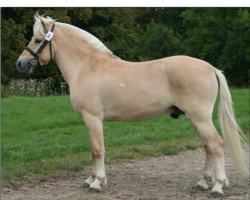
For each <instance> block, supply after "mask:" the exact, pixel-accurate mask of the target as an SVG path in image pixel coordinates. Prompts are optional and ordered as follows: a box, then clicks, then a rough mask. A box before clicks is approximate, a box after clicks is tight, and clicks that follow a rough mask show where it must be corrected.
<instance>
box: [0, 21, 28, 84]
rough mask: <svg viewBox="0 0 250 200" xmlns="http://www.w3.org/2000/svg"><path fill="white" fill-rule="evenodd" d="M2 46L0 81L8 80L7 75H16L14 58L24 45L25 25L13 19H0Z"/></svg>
mask: <svg viewBox="0 0 250 200" xmlns="http://www.w3.org/2000/svg"><path fill="white" fill-rule="evenodd" d="M1 23H2V47H1V59H2V67H1V81H2V83H6V82H8V79H9V77H11V76H13V75H14V77H16V76H17V75H15V74H17V73H16V67H15V66H16V60H14V59H13V58H17V57H18V56H19V54H20V53H21V52H22V48H23V47H24V46H25V43H26V41H27V40H26V39H25V37H24V36H25V33H26V29H25V25H21V24H16V23H15V21H14V20H13V19H2V22H1Z"/></svg>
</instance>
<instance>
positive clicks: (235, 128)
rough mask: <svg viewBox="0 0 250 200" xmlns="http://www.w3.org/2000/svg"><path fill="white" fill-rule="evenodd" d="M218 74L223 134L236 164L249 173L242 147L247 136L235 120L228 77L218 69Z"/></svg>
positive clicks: (220, 119)
mask: <svg viewBox="0 0 250 200" xmlns="http://www.w3.org/2000/svg"><path fill="white" fill-rule="evenodd" d="M216 76H217V79H218V82H219V87H220V103H219V121H220V127H221V131H222V135H223V138H224V141H225V143H226V145H227V146H228V148H229V150H230V153H231V155H232V158H233V160H234V161H235V164H236V165H237V167H238V168H239V170H240V171H242V172H244V173H245V174H247V175H248V174H249V171H248V168H247V166H246V163H245V154H244V151H243V149H242V147H241V142H243V143H246V137H245V135H244V134H243V132H242V131H241V129H240V127H239V125H238V124H237V122H236V120H235V116H234V111H233V102H232V99H231V95H230V91H229V88H228V84H227V81H226V78H225V76H224V75H223V74H222V72H221V71H220V70H217V69H216Z"/></svg>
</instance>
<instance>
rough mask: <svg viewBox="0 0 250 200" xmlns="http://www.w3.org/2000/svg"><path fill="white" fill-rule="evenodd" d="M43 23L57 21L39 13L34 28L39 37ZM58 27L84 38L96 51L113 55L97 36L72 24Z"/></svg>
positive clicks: (60, 24)
mask: <svg viewBox="0 0 250 200" xmlns="http://www.w3.org/2000/svg"><path fill="white" fill-rule="evenodd" d="M41 21H43V22H44V23H45V25H46V24H48V23H53V22H54V21H55V20H54V19H52V18H51V17H49V16H47V17H44V16H43V15H39V14H38V13H37V14H36V15H35V23H34V26H33V35H38V34H40V33H43V26H42V23H41ZM56 24H57V25H59V26H61V27H64V28H67V29H70V30H72V31H73V32H74V33H75V34H76V35H77V36H79V37H80V38H82V39H83V40H84V41H85V42H87V43H88V44H90V45H91V46H93V48H94V49H96V50H98V51H101V52H105V53H107V54H110V55H113V53H112V52H111V51H110V50H109V49H108V48H107V47H106V46H105V45H104V44H103V43H102V42H101V41H100V40H99V39H98V38H96V37H95V36H93V35H92V34H90V33H88V32H87V31H84V30H82V29H80V28H77V27H75V26H72V25H70V24H65V23H59V22H57V23H56Z"/></svg>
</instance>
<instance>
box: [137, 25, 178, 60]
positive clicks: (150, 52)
mask: <svg viewBox="0 0 250 200" xmlns="http://www.w3.org/2000/svg"><path fill="white" fill-rule="evenodd" d="M179 50H180V39H179V38H178V36H176V35H175V34H174V32H173V30H172V29H170V28H168V27H167V26H166V25H163V24H157V23H155V22H154V21H151V22H150V23H149V24H148V25H147V28H146V31H145V32H144V33H143V35H142V37H141V39H140V43H139V45H138V49H136V53H137V54H138V55H137V56H138V58H139V60H152V59H156V58H163V57H166V56H171V55H176V54H178V51H179Z"/></svg>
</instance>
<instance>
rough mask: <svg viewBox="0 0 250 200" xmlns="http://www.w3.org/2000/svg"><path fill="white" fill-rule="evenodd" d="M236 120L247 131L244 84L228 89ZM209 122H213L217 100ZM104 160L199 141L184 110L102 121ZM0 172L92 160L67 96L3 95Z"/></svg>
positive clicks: (19, 176) (14, 173) (40, 173)
mask: <svg viewBox="0 0 250 200" xmlns="http://www.w3.org/2000/svg"><path fill="white" fill-rule="evenodd" d="M231 92H232V96H233V101H234V103H235V110H236V116H237V120H238V122H239V124H240V126H241V127H242V129H243V130H244V132H245V133H247V135H248V136H249V130H250V127H249V112H250V109H249V89H234V90H232V91H231ZM214 122H215V124H216V126H217V127H218V119H217V106H216V109H215V111H214ZM104 132H105V146H106V163H115V162H119V161H122V160H128V159H137V158H143V157H148V156H150V157H153V156H154V157H155V156H160V155H173V154H177V153H178V152H180V151H183V150H186V149H196V148H198V147H200V146H201V144H200V142H199V139H198V137H197V135H196V133H195V131H194V129H193V127H192V126H191V124H190V123H189V121H188V120H187V119H186V117H185V116H182V117H180V118H179V119H178V120H175V119H172V118H171V117H170V116H168V115H165V116H163V117H160V118H157V119H153V120H148V121H145V122H105V126H104ZM1 134H2V140H1V154H2V155H1V158H2V162H1V164H2V167H1V170H2V171H1V174H2V180H3V181H4V182H10V181H22V180H28V179H40V178H44V177H46V176H49V175H53V174H56V173H60V172H62V171H79V170H81V169H83V168H84V167H85V166H86V165H89V164H90V163H91V152H90V141H89V138H88V133H87V131H86V128H85V126H84V124H83V121H82V119H81V118H80V117H79V116H78V115H76V114H75V113H74V111H73V108H72V106H71V103H70V100H69V97H68V96H51V97H32V98H28V97H9V98H5V99H2V126H1Z"/></svg>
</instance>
